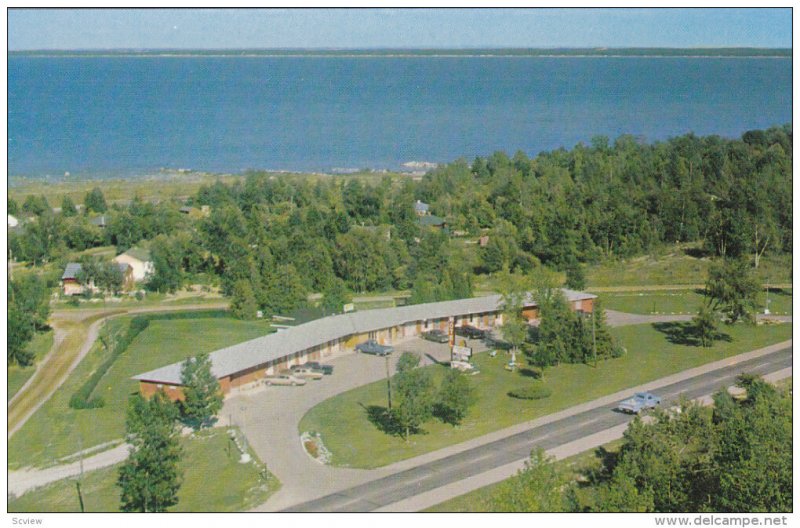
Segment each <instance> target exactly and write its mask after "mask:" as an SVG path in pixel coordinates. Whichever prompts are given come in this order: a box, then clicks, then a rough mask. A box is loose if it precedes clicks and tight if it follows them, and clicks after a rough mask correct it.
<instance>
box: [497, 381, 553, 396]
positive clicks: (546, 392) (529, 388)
mask: <svg viewBox="0 0 800 528" xmlns="http://www.w3.org/2000/svg"><path fill="white" fill-rule="evenodd" d="M552 393H553V392H552V391H551V390H550V389H548V388H547V387H545V386H544V385H541V384H538V383H537V384H535V385H526V386H524V387H519V388H517V389H512V390H510V391H508V395H509V396H511V397H512V398H518V399H520V400H541V399H542V398H547V397H548V396H550V395H551V394H552Z"/></svg>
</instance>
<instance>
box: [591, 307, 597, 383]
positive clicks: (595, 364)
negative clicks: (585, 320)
mask: <svg viewBox="0 0 800 528" xmlns="http://www.w3.org/2000/svg"><path fill="white" fill-rule="evenodd" d="M592 353H593V354H594V368H597V341H596V340H595V337H594V306H592Z"/></svg>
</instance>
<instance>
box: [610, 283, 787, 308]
mask: <svg viewBox="0 0 800 528" xmlns="http://www.w3.org/2000/svg"><path fill="white" fill-rule="evenodd" d="M599 295H600V299H601V300H602V301H603V307H605V308H608V309H610V310H619V311H621V312H628V313H637V314H695V313H697V310H698V308H700V306H701V305H702V304H703V303H705V301H706V298H705V296H704V295H702V294H701V293H699V292H698V291H696V290H693V289H688V290H660V291H659V290H655V291H653V290H647V291H629V292H603V293H600V294H599ZM766 300H767V293H766V292H762V293H760V294H759V295H758V306H759V312H760V313H763V312H764V307H765V306H766ZM769 309H770V312H771V313H772V314H775V315H792V289H790V288H789V289H778V288H772V289H770V292H769Z"/></svg>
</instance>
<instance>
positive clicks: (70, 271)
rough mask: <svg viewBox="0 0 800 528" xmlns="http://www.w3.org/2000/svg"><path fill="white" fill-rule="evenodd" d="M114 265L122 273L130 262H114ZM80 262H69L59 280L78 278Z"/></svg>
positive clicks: (128, 266) (126, 270)
mask: <svg viewBox="0 0 800 528" xmlns="http://www.w3.org/2000/svg"><path fill="white" fill-rule="evenodd" d="M114 265H115V266H116V267H117V269H119V270H120V271H121V272H122V274H123V275H124V274H125V273H127V272H128V268H130V267H131V266H130V264H126V263H124V262H115V263H114ZM81 269H82V267H81V264H80V262H70V263H69V264H67V266H66V267H65V268H64V273H63V274H62V275H61V280H69V279H75V280H77V279H78V274H79V273H80V272H81Z"/></svg>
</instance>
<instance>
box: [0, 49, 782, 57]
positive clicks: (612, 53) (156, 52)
mask: <svg viewBox="0 0 800 528" xmlns="http://www.w3.org/2000/svg"><path fill="white" fill-rule="evenodd" d="M175 55H180V56H224V57H238V56H265V57H304V56H311V57H320V56H321V57H397V56H403V57H414V56H419V57H436V56H448V57H786V58H791V56H792V49H791V48H442V49H434V48H431V49H415V48H376V49H346V48H342V49H328V48H322V49H304V48H294V49H292V48H273V49H258V48H253V49H247V48H246V49H107V50H105V49H84V50H81V49H77V50H48V49H42V50H13V51H9V56H11V57H92V56H133V57H138V56H141V57H151V56H153V57H158V56H175Z"/></svg>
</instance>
